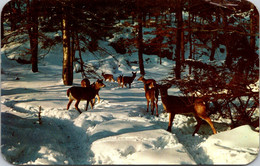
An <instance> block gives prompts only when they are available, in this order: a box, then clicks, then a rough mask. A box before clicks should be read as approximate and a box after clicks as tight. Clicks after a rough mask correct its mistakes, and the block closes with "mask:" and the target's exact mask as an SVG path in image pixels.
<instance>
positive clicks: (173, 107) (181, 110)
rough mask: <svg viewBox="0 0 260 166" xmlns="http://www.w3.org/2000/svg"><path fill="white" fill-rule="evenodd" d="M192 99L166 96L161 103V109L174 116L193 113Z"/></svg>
mask: <svg viewBox="0 0 260 166" xmlns="http://www.w3.org/2000/svg"><path fill="white" fill-rule="evenodd" d="M192 100H193V99H192V98H190V97H180V96H167V98H166V99H165V98H164V100H163V99H162V102H163V107H164V109H165V110H166V111H167V112H171V113H172V112H173V113H175V114H190V113H194V112H195V111H194V107H193V104H192V102H193V101H192Z"/></svg>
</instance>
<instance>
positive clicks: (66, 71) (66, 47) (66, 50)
mask: <svg viewBox="0 0 260 166" xmlns="http://www.w3.org/2000/svg"><path fill="white" fill-rule="evenodd" d="M68 11H69V6H68V3H66V2H63V3H62V44H63V69H62V79H63V83H64V85H72V84H73V56H72V54H71V47H70V28H69V27H70V23H69V16H68Z"/></svg>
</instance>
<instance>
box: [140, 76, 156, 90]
mask: <svg viewBox="0 0 260 166" xmlns="http://www.w3.org/2000/svg"><path fill="white" fill-rule="evenodd" d="M137 80H138V81H142V82H143V83H144V84H149V83H151V82H153V84H150V88H152V87H153V85H154V86H156V81H155V80H154V79H145V78H144V76H141V77H139V78H138V79H137Z"/></svg>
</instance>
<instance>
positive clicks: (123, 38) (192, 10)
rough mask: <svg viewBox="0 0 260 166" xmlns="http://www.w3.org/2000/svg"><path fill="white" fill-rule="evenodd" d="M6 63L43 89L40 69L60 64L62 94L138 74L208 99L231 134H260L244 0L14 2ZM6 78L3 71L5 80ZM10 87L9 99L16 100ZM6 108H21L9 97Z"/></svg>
mask: <svg viewBox="0 0 260 166" xmlns="http://www.w3.org/2000/svg"><path fill="white" fill-rule="evenodd" d="M104 43H105V44H104ZM57 48H61V49H59V50H60V51H57V52H55V53H57V55H55V53H53V51H54V50H58V49H57ZM50 56H51V58H49V57H50ZM60 57H61V59H60ZM108 57H110V58H111V59H108ZM1 58H2V63H4V62H7V60H8V64H9V63H15V64H19V65H21V66H26V67H25V68H26V70H27V71H24V73H26V72H32V74H33V75H30V78H29V79H33V77H35V79H39V81H40V80H41V79H42V78H40V77H42V76H41V75H42V73H44V72H46V71H45V69H44V70H42V71H41V69H43V67H42V66H44V67H47V68H48V67H49V68H50V69H53V70H54V69H56V68H55V67H53V66H51V65H49V66H48V63H47V61H48V60H50V59H51V60H52V61H56V60H57V61H60V62H59V64H60V66H61V70H58V72H57V73H58V74H57V75H54V77H55V79H56V77H57V78H59V77H60V78H61V80H62V82H60V83H61V84H59V87H60V86H61V85H62V86H63V88H64V87H65V88H68V87H70V86H73V85H77V81H78V80H79V77H80V79H83V78H89V79H91V81H92V80H96V79H103V77H102V75H103V72H104V71H105V73H110V74H113V75H114V78H116V76H117V75H119V74H120V75H121V74H124V75H131V73H132V71H134V70H135V71H136V72H137V73H138V75H139V76H143V77H146V78H148V77H152V78H154V79H155V80H156V82H157V83H158V84H160V85H163V84H170V85H172V86H173V87H175V88H176V89H178V91H179V92H180V93H179V94H181V95H182V96H196V97H202V98H203V99H204V101H206V102H207V103H208V104H207V110H208V111H209V112H208V116H214V118H212V119H216V120H218V119H219V118H224V119H228V120H229V121H230V125H229V126H230V127H231V129H233V128H236V127H238V126H242V125H250V126H253V128H257V127H259V115H258V114H259V12H258V11H257V9H256V7H255V6H254V5H253V4H252V3H250V2H248V1H245V0H143V1H142V0H52V1H49V0H11V1H10V2H9V3H7V4H6V5H5V6H4V8H3V10H2V13H1ZM47 59H48V60H47ZM93 59H97V62H95V64H99V66H98V65H95V64H94V63H93ZM122 59H124V64H123V60H122ZM9 61H11V62H9ZM55 63H56V62H55ZM111 64H114V65H113V66H112V67H111V69H110V66H109V65H111ZM166 64H167V65H166ZM102 65H103V66H102ZM2 66H4V65H2ZM6 66H9V65H6ZM101 66H102V67H101ZM133 66H134V67H133ZM13 67H14V69H15V68H16V66H15V65H13ZM106 67H108V68H106ZM120 67H121V68H123V67H124V70H120ZM152 67H154V68H152ZM155 67H156V68H155ZM157 67H158V68H157ZM23 69H24V68H23ZM156 70H157V71H156ZM48 71H49V70H48ZM50 71H51V70H50ZM9 72H10V73H11V71H9V70H8V69H6V68H4V67H1V74H2V75H6V77H8V76H9V75H8V73H9ZM59 72H60V73H59ZM101 72H102V74H101ZM50 74H53V73H50ZM17 75H18V74H17ZM22 75H23V74H21V75H20V77H21V76H22ZM37 75H38V76H37ZM6 77H5V76H4V78H3V79H2V82H4V81H10V80H8V79H9V78H6ZM20 77H19V76H16V80H17V81H22V80H20V79H22V78H20ZM31 77H32V78H31ZM53 79H54V78H53ZM46 80H48V81H49V78H46ZM136 80H137V78H136ZM138 80H139V79H138ZM25 81H27V82H30V81H28V80H25ZM37 81H38V80H37ZM43 81H44V79H43ZM104 82H105V84H108V85H109V86H111V85H112V83H111V82H109V83H107V81H105V80H104ZM136 82H137V81H136ZM4 83H5V82H4ZM11 85H12V84H11ZM46 85H47V84H46ZM137 85H138V86H139V84H137V83H136V84H134V85H133V88H131V89H134V88H135V87H136V86H137ZM5 86H6V87H8V86H7V82H6V84H4V86H3V87H4V90H2V95H3V96H4V95H9V92H10V93H11V92H12V91H11V90H9V89H8V88H7V89H5ZM112 86H114V84H113V85H112ZM141 87H142V86H141ZM127 88H128V87H127ZM112 89H113V88H112ZM119 89H120V88H119ZM55 90H56V89H55ZM113 90H114V89H113ZM129 90H130V88H129ZM102 91H103V90H101V92H102ZM104 92H106V90H104ZM63 93H64V94H65V90H64V92H63ZM111 93H112V92H111ZM108 94H109V93H107V95H108ZM129 94H132V93H131V92H129ZM113 95H115V94H113ZM64 96H65V95H64ZM104 96H106V95H104ZM105 98H106V97H105ZM101 99H102V95H101ZM14 100H15V98H14ZM62 100H63V99H62ZM104 100H105V99H104ZM126 100H127V99H126ZM1 101H2V103H5V102H7V103H9V105H8V104H5V105H6V106H8V107H9V106H10V105H12V107H11V108H16V109H18V108H17V106H15V105H16V104H15V102H11V101H9V100H7V99H5V96H4V101H3V100H1ZM159 101H160V100H159ZM62 102H63V101H62ZM66 102H67V101H66ZM103 102H104V101H103ZM101 104H102V102H101ZM64 108H65V107H64ZM160 108H161V109H162V106H160ZM74 112H75V110H74ZM46 116H47V113H46ZM80 116H83V115H80ZM84 116H86V115H84ZM159 118H160V117H159ZM213 121H214V120H213ZM158 123H159V122H158ZM163 128H165V127H163ZM216 129H217V130H218V128H217V127H216ZM2 130H3V129H2ZM193 157H194V156H193ZM11 160H12V159H11V158H10V159H9V161H11ZM198 160H199V159H197V160H196V158H195V162H196V163H199V162H198ZM26 162H27V164H28V161H26ZM26 162H23V163H26ZM74 162H75V163H76V164H78V163H77V162H76V161H75V160H74ZM14 163H18V164H19V163H20V162H19V161H18V160H17V161H15V162H14ZM36 163H37V162H36ZM69 163H70V164H71V162H70V161H69ZM83 163H84V162H83ZM90 163H92V162H90ZM101 163H102V162H101ZM103 163H106V162H103ZM112 163H113V162H112ZM203 163H204V162H202V164H203ZM205 163H207V164H212V163H215V162H214V161H213V162H205ZM29 164H30V163H29ZM80 164H82V163H80Z"/></svg>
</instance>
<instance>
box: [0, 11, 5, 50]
mask: <svg viewBox="0 0 260 166" xmlns="http://www.w3.org/2000/svg"><path fill="white" fill-rule="evenodd" d="M3 14H4V13H3V12H2V14H1V40H2V42H1V48H2V47H3V39H4V37H5V36H4V32H5V31H4V15H3Z"/></svg>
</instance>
